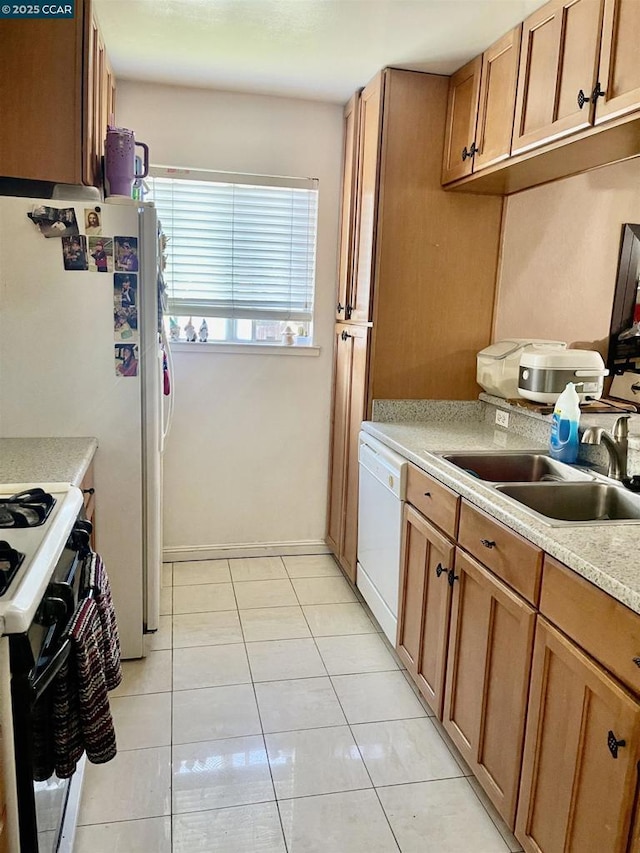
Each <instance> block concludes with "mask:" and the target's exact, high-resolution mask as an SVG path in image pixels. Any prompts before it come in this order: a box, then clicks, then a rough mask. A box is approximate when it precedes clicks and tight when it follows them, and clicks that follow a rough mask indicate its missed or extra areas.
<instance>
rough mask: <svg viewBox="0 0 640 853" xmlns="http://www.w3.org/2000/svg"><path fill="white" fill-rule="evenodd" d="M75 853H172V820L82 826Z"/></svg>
mask: <svg viewBox="0 0 640 853" xmlns="http://www.w3.org/2000/svg"><path fill="white" fill-rule="evenodd" d="M73 849H74V853H152V851H153V853H171V818H170V817H150V818H144V819H143V820H127V821H121V822H116V823H98V824H95V825H93V826H79V827H78V830H77V833H76V840H75V844H74V847H73Z"/></svg>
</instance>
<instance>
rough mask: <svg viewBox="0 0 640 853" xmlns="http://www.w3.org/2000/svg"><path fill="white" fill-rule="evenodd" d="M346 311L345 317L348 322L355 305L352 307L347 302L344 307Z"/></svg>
mask: <svg viewBox="0 0 640 853" xmlns="http://www.w3.org/2000/svg"><path fill="white" fill-rule="evenodd" d="M344 311H345V313H344V316H345V317H346V319H347V320H348V319H349V318H350V317H351V312H352V311H353V305H350V304H349V303H348V302H347V304H346V305H345V306H344Z"/></svg>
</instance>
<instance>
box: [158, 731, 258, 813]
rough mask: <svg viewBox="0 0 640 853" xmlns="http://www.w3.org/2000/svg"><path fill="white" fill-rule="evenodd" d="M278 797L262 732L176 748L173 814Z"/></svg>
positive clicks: (177, 746)
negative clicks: (274, 789) (274, 788)
mask: <svg viewBox="0 0 640 853" xmlns="http://www.w3.org/2000/svg"><path fill="white" fill-rule="evenodd" d="M267 800H275V794H274V791H273V783H272V782H271V772H270V770H269V762H268V761H267V752H266V750H265V747H264V740H263V738H262V736H261V735H252V736H251V737H240V738H227V739H225V740H213V741H206V742H204V743H187V744H182V745H176V746H175V747H174V748H173V813H174V814H180V813H183V812H197V811H206V810H208V809H220V808H224V807H226V806H242V805H247V804H248V803H262V802H265V801H267Z"/></svg>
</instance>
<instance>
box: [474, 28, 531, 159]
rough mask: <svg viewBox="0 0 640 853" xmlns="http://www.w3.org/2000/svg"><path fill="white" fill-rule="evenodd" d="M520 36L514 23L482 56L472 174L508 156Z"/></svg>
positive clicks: (519, 31) (514, 103)
mask: <svg viewBox="0 0 640 853" xmlns="http://www.w3.org/2000/svg"><path fill="white" fill-rule="evenodd" d="M521 37H522V24H518V26H517V27H514V29H513V30H510V31H509V32H508V33H506V35H504V36H503V37H502V38H501V39H498V41H497V42H496V43H495V44H493V45H492V46H491V47H490V48H489V49H488V50H485V52H484V53H483V54H482V82H481V85H480V104H479V108H478V126H477V131H476V144H477V147H478V150H477V152H476V153H475V156H474V158H473V171H474V172H477V171H479V170H480V169H483V168H485V167H486V166H491V165H492V164H493V163H498V162H499V161H500V160H504V159H506V158H507V157H508V156H509V154H510V153H511V137H512V134H513V116H514V112H515V106H516V84H517V82H518V62H519V60H520V41H521Z"/></svg>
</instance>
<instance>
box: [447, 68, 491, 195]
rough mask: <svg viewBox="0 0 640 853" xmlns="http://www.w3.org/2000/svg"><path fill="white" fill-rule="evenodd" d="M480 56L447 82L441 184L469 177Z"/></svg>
mask: <svg viewBox="0 0 640 853" xmlns="http://www.w3.org/2000/svg"><path fill="white" fill-rule="evenodd" d="M481 73H482V57H481V56H476V58H475V59H472V60H471V62H468V63H467V64H466V65H464V66H463V67H462V68H460V69H459V70H458V71H456V73H455V74H453V75H452V77H451V79H450V80H449V99H448V103H447V124H446V128H445V137H444V156H443V161H442V183H443V184H447V183H449V182H450V181H455V180H457V179H458V178H464V177H465V176H466V175H470V174H471V170H472V168H473V153H474V151H476V150H477V149H476V119H477V117H478V98H479V96H480V76H481Z"/></svg>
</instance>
